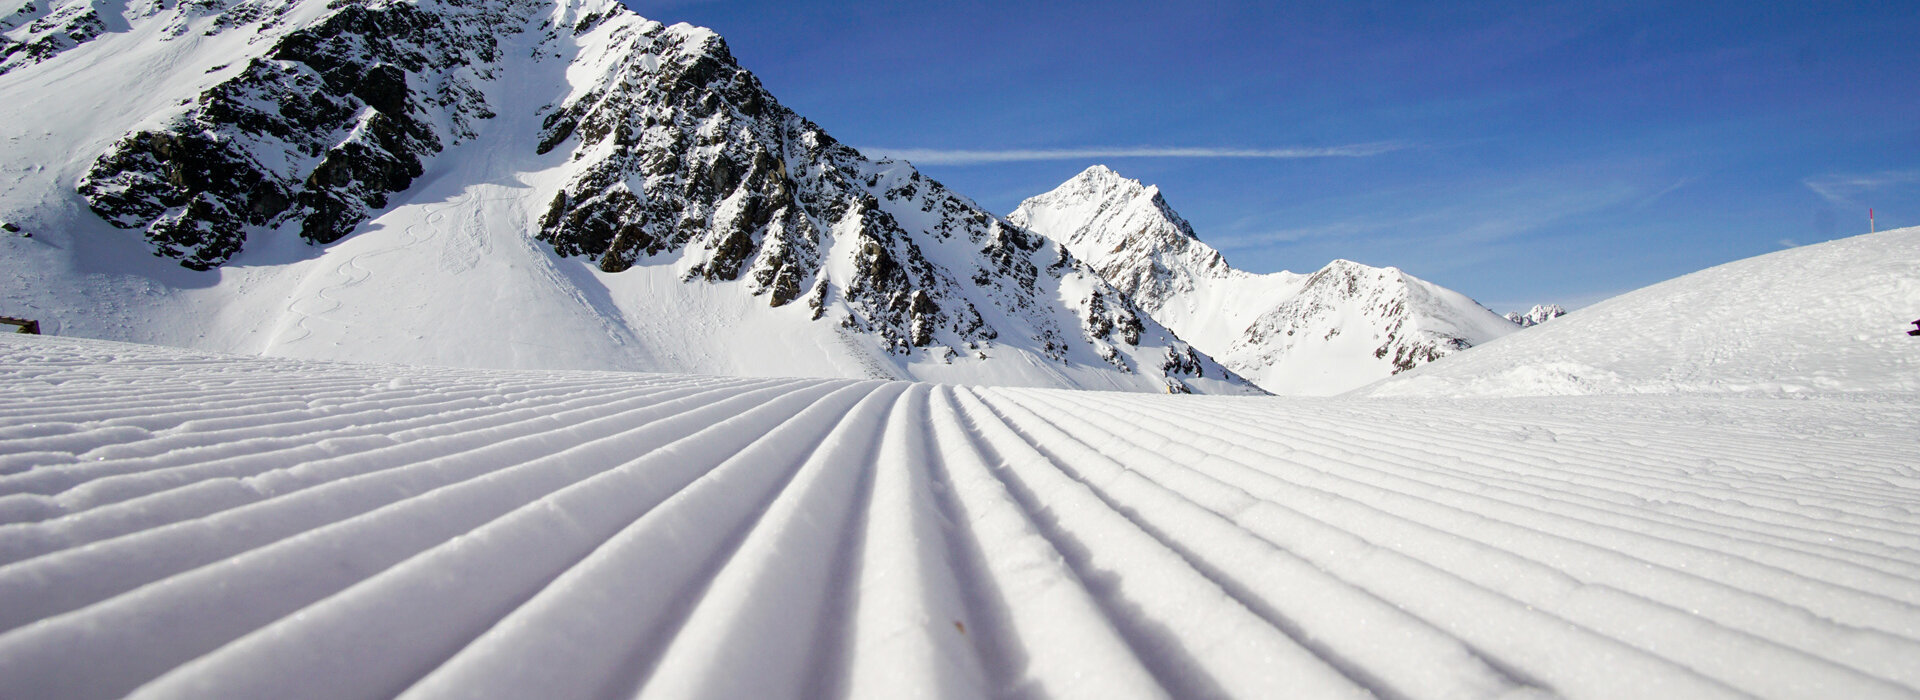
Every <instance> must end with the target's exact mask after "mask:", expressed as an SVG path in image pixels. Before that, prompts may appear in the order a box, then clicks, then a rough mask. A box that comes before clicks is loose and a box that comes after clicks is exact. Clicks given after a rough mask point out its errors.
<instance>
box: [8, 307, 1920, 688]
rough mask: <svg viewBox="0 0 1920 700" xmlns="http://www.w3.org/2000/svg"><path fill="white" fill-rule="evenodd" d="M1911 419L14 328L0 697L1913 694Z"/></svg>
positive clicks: (1808, 400)
mask: <svg viewBox="0 0 1920 700" xmlns="http://www.w3.org/2000/svg"><path fill="white" fill-rule="evenodd" d="M1556 322H1557V321H1556ZM1915 436H1920V397H1916V396H1915V395H1912V394H1869V393H1852V394H1826V395H1802V396H1799V397H1794V398H1767V397H1743V396H1656V397H1645V396H1642V397H1633V396H1616V397H1560V398H1539V399H1499V400H1461V399H1454V400H1445V399H1419V400H1397V401H1385V400H1353V399H1346V400H1340V399H1331V400H1329V399H1275V398H1244V397H1171V396H1152V395H1140V394H1119V393H1094V392H1068V391H1053V390H1032V389H1028V390H1009V389H973V388H961V387H952V386H939V385H930V384H911V383H899V382H894V383H881V382H860V381H850V380H819V379H805V380H781V379H764V378H752V379H750V378H720V377H700V376H688V375H649V374H621V373H601V372H564V371H526V370H518V371H514V370H475V369H449V368H430V367H410V366H397V365H371V364H365V365H362V364H340V363H330V362H323V361H316V360H299V359H286V358H252V357H235V356H223V355H215V354H205V353H198V352H194V351H187V350H179V349H172V348H162V347H156V346H142V345H125V344H118V343H110V342H104V341H92V340H79V339H69V338H51V337H47V338H39V337H27V336H4V337H0V494H4V495H0V521H4V522H6V523H8V524H6V525H4V526H0V562H4V565H3V566H0V630H4V632H3V633H0V697H5V698H10V699H16V698H91V697H109V696H117V695H121V694H125V693H128V692H133V693H135V694H136V695H138V696H141V697H182V698H208V697H325V698H356V697H386V696H392V695H395V694H404V695H405V696H407V697H449V696H461V697H471V696H490V697H622V696H628V695H632V694H635V693H638V694H641V695H648V696H663V697H687V696H727V697H770V696H793V695H803V696H819V695H832V694H838V693H852V694H855V695H859V696H864V697H901V696H906V695H909V694H913V693H921V692H924V693H927V694H932V695H947V696H976V695H1009V694H1011V695H1042V696H1054V695H1057V696H1080V697H1101V698H1109V697H1130V696H1154V695H1162V694H1170V695H1175V696H1186V697H1196V696H1205V695H1213V694H1229V695H1235V696H1242V697H1272V696H1285V695H1299V696H1307V697H1348V696H1358V695H1365V694H1367V693H1372V694H1374V695H1377V696H1382V697H1490V696H1503V695H1525V694H1528V693H1541V694H1560V695H1566V696H1582V697H1714V696H1722V695H1737V694H1740V693H1752V694H1758V695H1763V696H1772V697H1824V698H1840V697H1845V698H1864V697H1912V696H1914V695H1915V694H1916V692H1920V641H1916V640H1920V583H1917V582H1920V469H1916V466H1920V457H1917V456H1916V453H1915V446H1916V440H1915Z"/></svg>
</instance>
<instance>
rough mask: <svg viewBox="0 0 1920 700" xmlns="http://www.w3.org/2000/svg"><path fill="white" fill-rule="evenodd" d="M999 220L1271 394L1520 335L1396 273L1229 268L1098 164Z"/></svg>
mask: <svg viewBox="0 0 1920 700" xmlns="http://www.w3.org/2000/svg"><path fill="white" fill-rule="evenodd" d="M1007 220H1008V221H1010V222H1012V223H1014V224H1018V225H1021V226H1026V227H1029V228H1031V229H1033V230H1034V231H1036V232H1038V233H1041V234H1043V235H1045V236H1047V237H1049V238H1052V239H1054V240H1056V241H1059V242H1061V243H1062V244H1064V245H1066V246H1067V248H1068V249H1069V250H1072V251H1073V253H1074V255H1075V256H1077V257H1079V258H1080V259H1082V260H1085V261H1087V263H1088V264H1090V265H1092V266H1093V269H1094V270H1096V271H1098V272H1099V273H1100V274H1101V276H1103V277H1105V278H1106V280H1107V281H1108V282H1110V283H1112V284H1113V285H1114V286H1115V287H1116V288H1118V289H1119V290H1120V291H1121V292H1124V293H1125V294H1127V296H1128V298H1130V299H1131V300H1132V301H1133V302H1134V304H1135V305H1137V306H1139V307H1140V308H1141V309H1142V310H1144V311H1146V312H1147V313H1148V314H1149V315H1151V316H1152V317H1153V318H1154V320H1157V321H1159V322H1161V323H1163V324H1166V326H1167V327H1168V328H1170V329H1172V330H1173V331H1174V332H1175V333H1177V334H1179V336H1180V337H1181V338H1183V339H1185V340H1186V341H1188V342H1190V343H1193V346H1194V347H1196V348H1199V349H1201V350H1202V351H1204V352H1206V353H1207V354H1209V355H1211V356H1213V357H1214V358H1216V359H1218V360H1220V362H1221V363H1222V364H1224V365H1226V366H1227V367H1228V368H1229V369H1232V370H1233V371H1234V372H1236V373H1238V374H1240V375H1241V376H1244V377H1246V378H1248V379H1250V380H1252V381H1253V382H1254V383H1255V384H1258V385H1260V387H1261V388H1263V389H1266V390H1267V391H1271V392H1275V393H1280V394H1309V395H1329V394H1337V393H1340V392H1342V391H1346V390H1349V389H1352V388H1355V387H1358V386H1361V385H1364V384H1367V383H1369V382H1372V381H1375V380H1377V379H1380V378H1383V377H1386V376H1389V375H1391V374H1394V373H1397V372H1402V371H1405V370H1407V369H1411V368H1413V367H1416V366H1419V365H1421V364H1425V363H1427V362H1431V361H1433V360H1436V359H1439V358H1440V357H1444V356H1446V355H1448V354H1450V353H1453V352H1455V351H1458V350H1461V349H1464V348H1467V347H1471V346H1473V345H1477V344H1479V343H1483V342H1486V341H1488V340H1491V339H1493V338H1498V337H1500V336H1502V335H1505V334H1507V333H1511V332H1513V331H1514V330H1516V329H1517V328H1518V326H1515V325H1514V324H1513V323H1511V322H1509V321H1507V320H1505V319H1503V318H1501V317H1500V316H1499V315H1496V314H1494V313H1493V312H1491V311H1488V310H1487V309H1486V308H1485V307H1482V306H1480V304H1478V303H1477V302H1475V301H1473V300H1472V299H1470V298H1467V297H1466V296H1465V295H1462V294H1460V293H1458V292H1454V291H1452V290H1449V289H1446V288H1443V287H1440V286H1438V285H1435V284H1432V283H1430V282H1427V281H1425V280H1421V279H1418V278H1415V277H1413V276H1412V275H1408V274H1406V273H1404V272H1401V271H1400V270H1399V269H1397V268H1391V267H1389V268H1375V267H1369V266H1366V265H1361V264H1359V263H1355V262H1351V261H1347V260H1335V261H1333V262H1331V263H1328V264H1327V266H1326V267H1324V268H1322V269H1321V270H1319V271H1318V272H1315V273H1313V274H1311V275H1301V274H1296V273H1292V272H1286V271H1282V272H1275V273H1271V274H1265V275H1256V274H1252V273H1249V272H1246V271H1244V270H1239V269H1235V268H1234V267H1232V266H1231V265H1229V264H1228V263H1227V261H1226V258H1224V257H1222V256H1221V255H1220V252H1219V251H1217V250H1214V249H1213V248H1212V247H1211V246H1208V245H1207V244H1206V243H1203V242H1201V241H1200V239H1199V237H1198V236H1197V235H1195V234H1194V231H1193V227H1192V226H1190V225H1188V224H1187V222H1186V220H1185V219H1182V218H1181V217H1180V215H1179V214H1177V213H1175V212H1174V211H1173V208H1172V207H1170V206H1168V204H1167V202H1166V199H1165V198H1164V197H1162V196H1161V194H1160V188H1159V187H1157V186H1147V185H1142V184H1141V183H1140V182H1139V181H1137V180H1131V179H1128V178H1126V177H1123V176H1121V175H1120V174H1119V173H1116V172H1114V171H1113V170H1111V169H1109V168H1107V167H1106V166H1102V165H1095V166H1093V167H1090V168H1088V169H1087V170H1086V171H1084V172H1082V173H1080V174H1079V175H1077V176H1075V177H1074V178H1073V179H1070V180H1068V181H1067V182H1065V183H1063V184H1061V185H1060V186H1059V187H1057V188H1055V189H1054V190H1053V191H1051V192H1048V193H1046V194H1042V195H1039V196H1036V197H1032V198H1029V199H1027V200H1026V201H1024V202H1021V203H1020V207H1019V209H1017V210H1015V211H1014V212H1013V214H1011V215H1009V216H1008V217H1007Z"/></svg>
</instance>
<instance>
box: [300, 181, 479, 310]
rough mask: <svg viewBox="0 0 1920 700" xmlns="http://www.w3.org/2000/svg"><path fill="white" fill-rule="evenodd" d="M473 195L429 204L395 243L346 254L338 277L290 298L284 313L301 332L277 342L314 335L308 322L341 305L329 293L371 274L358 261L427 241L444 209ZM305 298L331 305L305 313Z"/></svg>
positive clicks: (470, 201) (465, 203) (336, 273)
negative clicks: (424, 227)
mask: <svg viewBox="0 0 1920 700" xmlns="http://www.w3.org/2000/svg"><path fill="white" fill-rule="evenodd" d="M476 196H477V195H475V194H474V192H473V190H468V191H466V192H464V193H462V195H461V197H460V198H459V199H457V200H455V201H451V202H447V203H445V204H442V205H439V206H431V205H429V206H428V207H427V210H426V211H427V214H426V216H425V217H424V218H423V219H422V220H420V221H416V222H414V223H411V224H408V225H407V226H406V228H404V229H402V230H401V231H402V233H405V234H406V240H404V241H401V242H399V243H396V244H394V245H390V246H387V247H385V248H380V249H377V250H369V251H366V252H363V253H357V254H354V255H352V256H350V257H348V258H347V261H346V262H343V263H340V265H339V266H338V267H336V268H334V270H333V275H334V276H335V277H337V278H338V280H337V281H335V282H333V283H331V284H328V285H327V286H325V287H321V288H320V291H317V292H314V294H313V296H312V297H301V298H298V299H294V300H293V301H289V302H287V313H290V314H293V315H295V316H297V317H298V318H296V319H295V320H294V328H298V329H299V330H300V335H298V336H295V337H292V338H288V339H286V340H282V341H278V342H277V343H276V344H277V345H285V344H288V343H295V342H299V341H302V340H306V339H307V338H311V337H313V328H311V327H309V326H308V325H307V322H308V321H311V320H313V319H316V318H325V315H326V314H328V313H331V312H333V311H336V310H339V308H340V306H341V301H340V300H339V299H335V298H333V297H332V296H329V295H328V292H337V291H340V290H343V289H346V288H348V287H353V286H356V285H359V284H360V283H362V282H365V281H367V278H369V277H371V276H373V272H372V271H371V270H368V269H367V268H366V266H365V265H362V264H360V263H361V261H362V260H365V259H368V258H372V257H375V256H379V255H385V254H387V253H392V252H395V251H399V250H402V249H404V248H409V247H412V246H416V245H419V244H421V243H423V242H425V241H427V240H428V239H430V238H433V237H434V236H435V235H438V234H439V233H440V228H441V227H440V222H442V221H445V220H446V218H447V211H449V210H455V211H457V210H460V209H461V208H462V207H466V206H470V205H472V204H473V203H474V200H475V197H476ZM422 224H425V225H427V226H428V228H429V229H430V230H429V231H428V233H427V235H425V236H422V235H420V233H419V228H420V227H421V225H422ZM308 299H319V300H321V301H324V302H327V303H328V304H330V306H328V307H326V308H324V309H320V310H317V311H314V312H313V313H307V312H305V311H302V310H300V309H299V306H300V302H302V301H306V300H308Z"/></svg>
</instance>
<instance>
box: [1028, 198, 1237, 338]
mask: <svg viewBox="0 0 1920 700" xmlns="http://www.w3.org/2000/svg"><path fill="white" fill-rule="evenodd" d="M1007 220H1008V221H1009V222H1012V223H1013V224H1015V225H1017V226H1024V227H1028V228H1031V229H1033V230H1035V231H1037V232H1040V233H1041V234H1042V235H1045V236H1047V237H1049V238H1052V239H1054V240H1057V241H1060V243H1061V244H1063V245H1065V246H1066V247H1067V250H1069V251H1072V252H1073V254H1074V256H1076V257H1078V258H1080V259H1081V260H1083V261H1085V262H1086V263H1087V264H1089V265H1092V266H1093V268H1094V270H1095V271H1097V272H1099V273H1100V275H1101V276H1102V277H1105V278H1106V279H1107V281H1108V282H1109V283H1111V284H1113V285H1114V286H1115V287H1118V288H1119V289H1120V291H1122V292H1125V293H1126V294H1128V295H1129V296H1131V297H1133V298H1134V299H1135V300H1136V303H1142V304H1145V305H1144V306H1142V307H1141V308H1143V309H1145V310H1146V311H1147V312H1148V313H1153V312H1154V311H1156V310H1157V308H1158V304H1159V300H1162V299H1164V298H1166V297H1167V296H1168V295H1171V294H1175V293H1178V292H1180V291H1183V290H1191V289H1193V288H1194V287H1195V285H1196V284H1198V280H1201V279H1206V278H1215V277H1222V276H1226V275H1229V274H1232V273H1233V270H1232V268H1231V267H1229V266H1228V265H1227V261H1226V258H1224V257H1222V256H1221V255H1220V252H1219V251H1217V250H1214V249H1213V248H1212V247H1211V246H1208V245H1207V244H1205V243H1202V242H1200V237H1199V236H1197V235H1195V234H1194V232H1193V226H1192V225H1190V224H1188V223H1187V220H1186V219H1183V218H1181V217H1180V215H1179V214H1178V213H1176V212H1174V211H1173V208H1172V207H1170V206H1168V205H1167V201H1166V199H1165V198H1164V197H1161V196H1160V188H1159V187H1158V186H1150V185H1143V184H1141V183H1140V181H1139V180H1134V179H1130V178H1127V177H1124V176H1122V175H1120V174H1119V173H1117V172H1114V170H1113V169H1111V168H1108V167H1107V166H1104V165H1094V166H1092V167H1089V168H1087V169H1086V170H1084V171H1081V173H1080V174H1079V175H1075V176H1074V177H1073V178H1072V179H1070V180H1068V181H1066V182H1064V183H1061V185H1060V186H1059V187H1056V188H1054V189H1053V191H1051V192H1047V193H1046V194H1042V195H1038V196H1035V197H1030V198H1028V199H1027V200H1026V201H1024V202H1021V203H1020V207H1019V208H1018V209H1015V210H1014V212H1013V213H1012V214H1010V215H1008V216H1007ZM1176 332H1177V331H1176Z"/></svg>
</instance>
